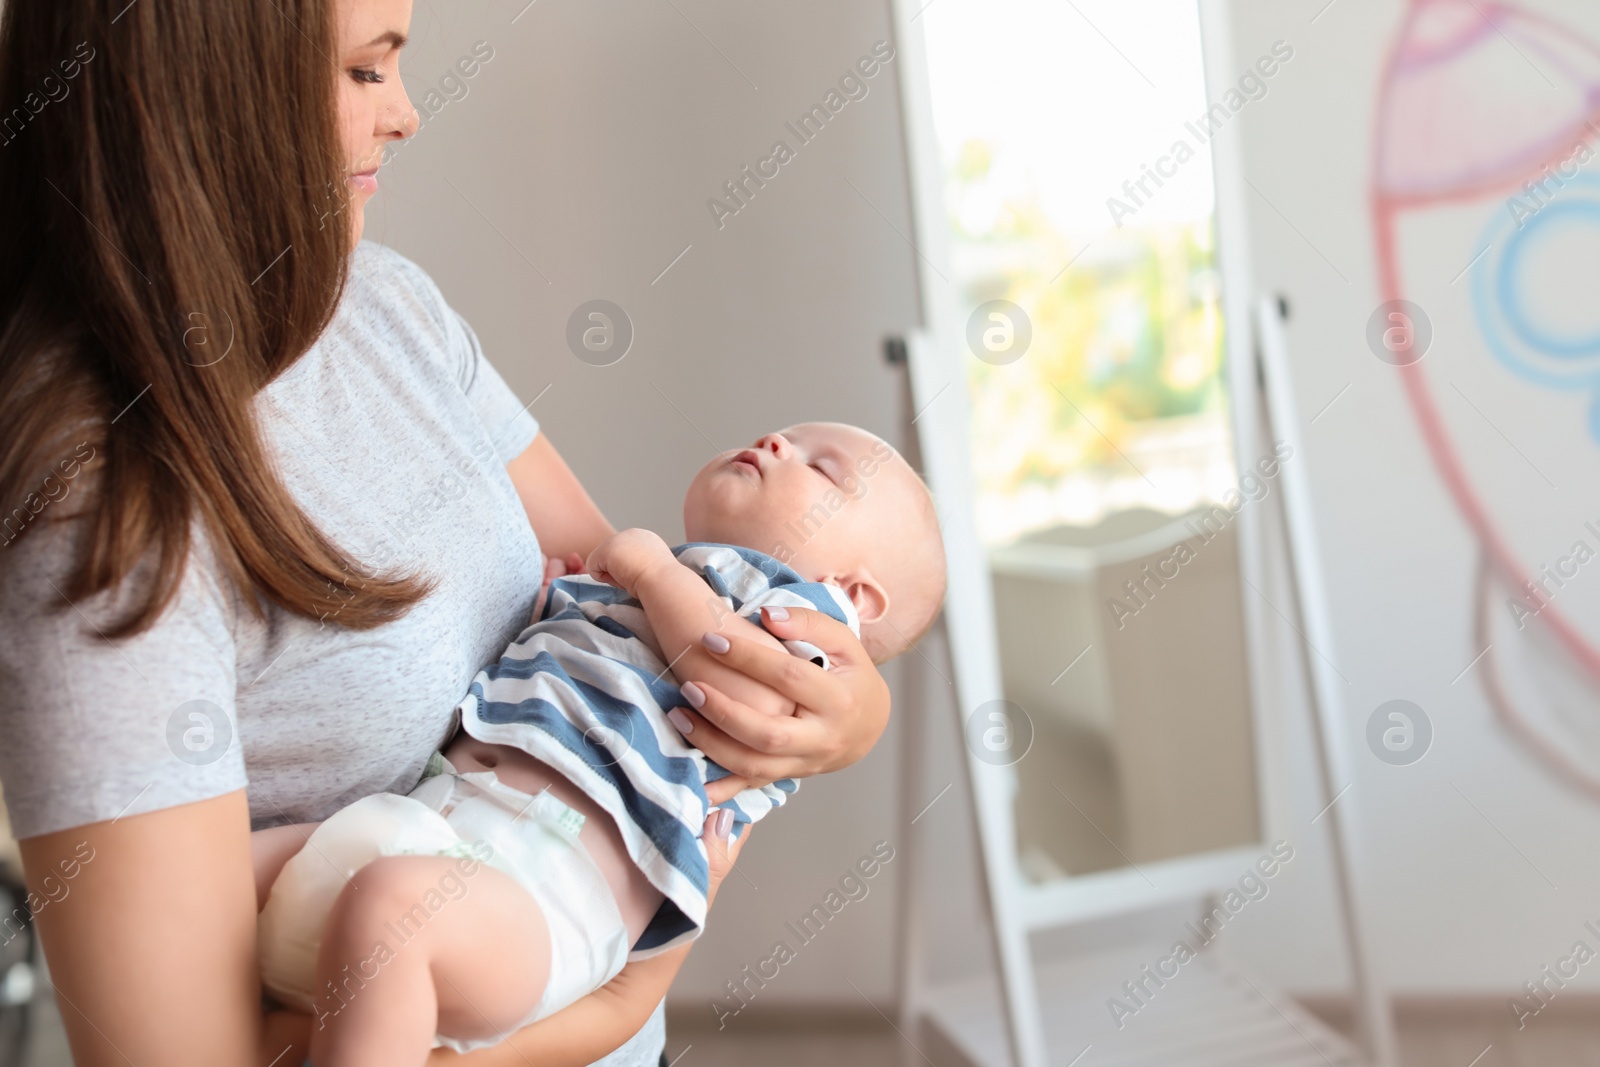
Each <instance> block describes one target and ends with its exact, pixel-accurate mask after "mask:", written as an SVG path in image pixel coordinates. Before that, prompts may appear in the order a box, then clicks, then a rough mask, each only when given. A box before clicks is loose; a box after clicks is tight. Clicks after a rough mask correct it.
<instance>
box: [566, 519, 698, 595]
mask: <svg viewBox="0 0 1600 1067" xmlns="http://www.w3.org/2000/svg"><path fill="white" fill-rule="evenodd" d="M663 565H671V566H674V567H675V566H677V565H678V561H677V560H676V559H675V558H674V557H673V555H672V549H670V548H668V547H667V543H666V542H665V541H663V540H662V539H661V536H660V535H659V534H655V533H652V532H651V531H649V530H639V529H633V530H619V531H618V532H617V533H614V534H612V535H611V536H610V537H608V538H606V539H605V540H604V541H601V542H600V544H599V547H597V548H596V549H595V550H594V551H593V552H591V553H589V558H588V560H586V561H585V563H584V566H585V567H587V568H588V571H589V573H590V574H591V575H593V576H594V577H596V578H598V579H600V580H601V581H602V582H605V583H606V584H607V585H614V586H617V587H618V588H619V589H623V590H625V591H626V592H627V593H628V595H629V596H636V595H637V594H638V588H639V579H641V578H643V577H644V576H645V575H646V574H647V573H649V571H650V570H651V569H652V568H654V567H659V566H663Z"/></svg>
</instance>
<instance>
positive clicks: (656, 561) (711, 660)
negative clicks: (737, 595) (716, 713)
mask: <svg viewBox="0 0 1600 1067" xmlns="http://www.w3.org/2000/svg"><path fill="white" fill-rule="evenodd" d="M588 569H589V573H590V574H592V575H594V576H595V577H596V578H599V579H600V580H601V581H604V582H609V583H610V584H612V585H615V586H619V587H620V588H622V589H625V590H627V592H628V593H629V595H631V596H633V597H635V598H637V599H638V601H639V603H640V605H641V606H643V608H644V614H645V618H647V619H649V620H650V628H651V629H652V630H654V631H655V635H656V642H657V644H659V645H660V647H661V655H662V658H663V659H665V660H666V662H667V664H668V665H669V666H670V667H671V669H672V672H673V674H674V676H676V677H678V678H693V679H699V680H702V681H705V682H708V683H709V684H711V685H712V686H715V687H716V689H717V690H718V691H719V692H721V693H725V694H727V695H728V696H729V697H731V698H732V699H734V700H737V701H739V702H741V703H743V704H746V705H748V706H749V707H752V708H755V709H757V710H758V711H765V712H767V713H768V714H770V715H793V714H794V712H795V705H794V701H792V700H789V699H787V698H785V697H784V696H783V695H782V694H780V693H777V692H775V691H773V690H772V689H769V688H768V687H767V686H765V685H763V684H762V683H760V682H758V681H755V680H754V679H752V678H750V677H749V676H748V675H745V674H742V673H740V672H739V671H737V670H734V669H733V668H732V667H729V666H727V665H725V664H723V663H722V662H720V661H719V660H718V659H717V658H716V657H715V656H713V655H712V654H711V653H710V652H708V651H706V649H705V646H704V645H702V644H701V643H700V638H701V637H702V636H703V635H705V633H706V632H707V631H711V630H719V631H723V632H726V633H736V634H738V635H739V636H741V637H748V638H750V639H751V640H753V641H758V642H760V643H762V644H764V645H767V646H769V647H771V648H776V649H780V650H781V649H782V648H783V644H782V643H781V642H780V641H779V640H778V639H777V638H776V637H773V636H772V635H771V634H769V633H767V631H766V630H764V629H762V628H761V627H760V626H757V625H756V624H755V623H753V622H750V621H749V620H747V619H743V618H740V617H739V616H738V615H735V614H734V613H733V612H731V611H729V610H727V606H726V605H725V604H723V602H722V601H721V600H720V599H718V598H717V596H716V595H715V594H713V593H712V592H711V589H710V587H709V586H707V585H706V583H705V579H703V578H701V577H700V576H699V575H698V574H695V573H694V571H692V570H690V569H689V568H688V567H685V566H684V565H683V564H681V563H679V562H678V560H677V557H675V556H673V554H672V549H671V548H669V547H667V543H666V542H665V541H663V540H662V539H661V538H660V537H659V536H658V535H656V534H654V533H651V532H650V531H649V530H623V531H621V532H620V533H616V534H613V535H612V536H611V537H609V538H607V539H606V540H604V541H602V542H601V543H600V547H598V548H596V549H595V550H594V552H593V553H592V554H590V556H589V560H588Z"/></svg>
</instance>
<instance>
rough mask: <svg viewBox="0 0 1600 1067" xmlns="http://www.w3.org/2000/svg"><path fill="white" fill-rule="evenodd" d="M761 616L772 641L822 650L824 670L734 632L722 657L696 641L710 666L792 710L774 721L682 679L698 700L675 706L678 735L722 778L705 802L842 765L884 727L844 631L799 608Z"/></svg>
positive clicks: (879, 691)
mask: <svg viewBox="0 0 1600 1067" xmlns="http://www.w3.org/2000/svg"><path fill="white" fill-rule="evenodd" d="M762 620H763V622H765V623H766V627H767V629H768V630H770V631H771V632H772V633H773V634H775V635H776V636H777V637H779V638H782V639H784V640H795V639H798V640H802V641H809V642H810V643H811V644H813V645H816V646H817V647H818V648H820V649H822V650H823V651H824V652H826V653H827V654H828V659H829V661H830V662H831V663H832V664H833V669H832V670H826V671H825V670H823V669H822V668H821V667H818V666H817V665H816V664H814V663H808V662H807V661H805V660H803V659H800V658H799V657H797V656H793V655H790V654H789V653H788V652H786V651H779V650H777V649H772V648H765V647H763V646H761V645H759V644H757V643H756V642H754V641H751V640H748V639H746V638H742V637H739V636H738V635H737V634H734V635H724V637H725V638H726V640H727V651H725V652H718V651H717V648H716V647H714V645H713V643H708V644H707V645H706V647H707V648H708V649H710V650H711V651H712V652H714V653H716V654H717V658H718V659H719V660H721V661H722V662H724V663H726V664H727V665H728V666H730V667H733V668H734V669H736V670H738V671H740V672H742V673H743V674H745V675H747V676H749V677H750V678H753V679H755V680H756V681H758V682H762V683H764V684H766V685H768V686H771V687H772V688H773V689H774V690H776V691H777V692H779V693H781V694H783V695H784V696H785V697H787V698H789V699H790V700H792V701H794V702H795V706H796V711H795V714H794V716H793V717H790V718H782V717H779V718H775V717H773V716H770V715H763V714H761V713H760V712H757V711H755V710H753V709H751V708H750V707H748V706H747V705H745V704H742V703H740V702H739V701H736V700H733V699H731V698H729V697H728V696H727V695H726V694H725V693H721V692H719V691H718V690H717V689H716V688H715V687H714V686H711V685H709V684H707V683H705V682H703V681H700V680H698V679H693V678H685V679H684V681H693V682H694V683H695V685H696V686H697V687H698V688H699V689H700V691H701V692H702V693H704V694H705V700H704V701H703V702H702V703H701V705H700V707H698V708H695V709H692V710H690V709H684V716H683V720H682V721H686V722H688V723H689V729H688V730H687V731H686V732H685V734H684V736H685V739H686V740H688V742H689V743H690V744H691V745H694V746H695V747H696V748H698V749H699V750H700V751H702V752H704V753H705V754H706V755H707V756H709V757H711V758H712V759H714V760H716V761H717V762H718V763H719V764H721V765H722V766H724V767H726V768H727V769H728V770H729V771H731V772H732V773H731V774H730V775H729V776H728V777H727V778H723V779H720V780H718V781H716V782H713V783H711V784H710V785H708V786H707V787H706V792H707V794H709V795H710V797H711V800H712V803H721V802H722V801H724V800H726V799H728V798H729V797H731V796H733V795H734V794H735V793H737V792H739V791H740V790H741V789H745V788H747V787H749V786H751V785H759V784H764V783H766V782H772V781H776V780H777V779H779V778H804V777H809V776H811V775H814V774H826V773H828V772H829V771H837V770H840V769H841V768H844V767H848V766H850V765H851V764H852V763H854V762H856V761H857V760H859V759H860V758H861V757H862V756H864V755H866V754H867V752H868V751H870V750H871V748H872V746H873V745H874V744H876V743H877V740H878V738H879V737H880V736H882V735H883V731H884V727H886V726H888V724H889V686H888V683H886V682H885V681H884V680H883V676H882V675H881V674H879V673H878V668H877V667H876V666H874V665H873V663H872V658H871V657H870V656H868V655H867V650H866V649H865V648H863V647H862V645H861V641H860V639H859V638H857V637H856V635H855V634H854V633H852V632H851V630H850V627H848V626H846V625H845V624H844V623H842V622H839V621H838V620H836V619H830V618H829V617H828V616H826V615H824V614H822V613H821V612H817V611H811V610H809V609H806V608H790V609H787V610H785V609H783V608H775V609H769V608H763V609H762ZM678 718H679V716H677V715H674V716H673V719H674V720H677V719H678ZM680 729H681V727H680Z"/></svg>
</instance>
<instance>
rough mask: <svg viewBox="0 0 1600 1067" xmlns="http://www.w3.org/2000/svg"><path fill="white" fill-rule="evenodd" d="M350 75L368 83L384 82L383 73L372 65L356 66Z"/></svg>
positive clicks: (378, 83) (377, 83) (379, 83)
mask: <svg viewBox="0 0 1600 1067" xmlns="http://www.w3.org/2000/svg"><path fill="white" fill-rule="evenodd" d="M350 76H351V77H352V78H354V79H355V80H356V81H358V82H364V83H366V84H367V85H381V84H383V75H382V74H381V73H379V72H378V71H377V70H375V69H373V68H371V67H356V68H355V69H354V70H352V71H351V72H350Z"/></svg>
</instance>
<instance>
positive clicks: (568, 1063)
mask: <svg viewBox="0 0 1600 1067" xmlns="http://www.w3.org/2000/svg"><path fill="white" fill-rule="evenodd" d="M717 821H718V820H717V813H716V812H712V813H711V815H710V816H709V817H708V818H707V819H706V825H705V831H704V833H703V834H701V837H700V839H701V840H702V841H704V842H705V846H706V857H707V859H708V860H709V861H710V864H711V878H710V882H709V885H708V887H707V889H706V899H707V901H711V900H714V899H715V898H716V895H717V887H719V886H720V885H722V882H723V879H725V878H727V876H728V872H729V871H731V870H732V869H733V862H734V860H736V859H738V857H739V853H740V851H741V850H742V849H743V848H744V846H745V842H747V841H749V840H750V828H749V827H748V826H747V827H745V832H744V834H743V835H742V836H740V838H739V840H737V841H731V842H730V841H729V840H728V838H727V837H724V836H722V835H719V834H718V833H717V832H716V830H715V826H716V824H717ZM726 821H727V823H729V824H731V823H732V822H733V820H732V819H728V820H726ZM730 828H731V827H730ZM690 947H691V946H689V945H685V946H683V947H682V948H675V949H673V950H672V951H670V952H663V953H662V954H661V955H659V956H651V957H650V958H649V959H647V960H638V961H635V962H633V963H630V964H628V965H627V966H626V967H624V968H623V969H622V973H620V974H618V975H617V976H616V977H615V978H613V979H612V980H611V981H610V982H607V983H606V984H605V985H603V986H601V987H600V988H599V989H597V990H595V991H594V992H593V993H590V994H589V995H588V996H586V997H583V998H582V999H580V1000H578V1001H576V1002H574V1003H573V1004H571V1005H569V1006H567V1007H565V1008H562V1009H561V1010H560V1011H558V1012H556V1013H555V1014H554V1015H552V1016H550V1017H549V1018H547V1019H540V1020H539V1021H538V1022H536V1023H534V1024H533V1025H531V1026H525V1027H523V1028H522V1029H521V1030H518V1031H517V1032H516V1033H514V1034H512V1035H511V1036H510V1037H508V1038H507V1039H506V1040H504V1041H502V1042H500V1044H498V1045H495V1046H494V1047H493V1048H486V1049H479V1050H478V1051H477V1052H469V1053H467V1054H466V1055H464V1056H463V1055H460V1054H458V1053H455V1052H451V1051H449V1050H447V1049H439V1048H436V1049H434V1050H433V1052H432V1053H431V1054H429V1056H428V1064H427V1067H446V1065H448V1067H527V1065H528V1064H530V1063H537V1064H538V1065H539V1067H587V1065H589V1064H592V1063H594V1062H595V1061H596V1060H599V1059H601V1058H602V1057H605V1056H609V1055H610V1054H611V1053H613V1052H615V1051H616V1050H617V1049H619V1048H621V1047H622V1046H623V1045H624V1044H625V1043H626V1042H628V1041H629V1040H631V1039H632V1038H633V1035H635V1034H637V1033H638V1032H639V1030H640V1029H641V1028H643V1026H644V1024H645V1023H646V1022H648V1021H649V1019H650V1015H651V1013H653V1012H654V1011H655V1010H656V1005H657V1004H660V1003H661V1000H662V998H664V997H665V996H666V995H667V987H668V986H670V985H671V984H672V980H673V979H674V978H675V977H677V974H678V968H680V967H682V966H683V961H684V959H685V958H686V957H687V956H688V955H689V948H690ZM535 1050H536V1051H535ZM279 1067H282V1065H279Z"/></svg>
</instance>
